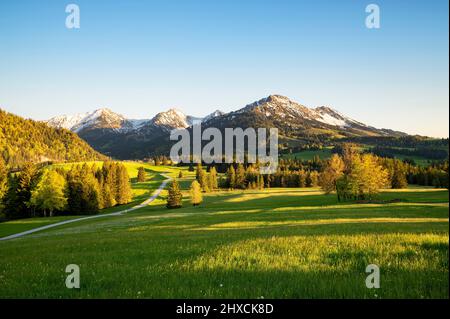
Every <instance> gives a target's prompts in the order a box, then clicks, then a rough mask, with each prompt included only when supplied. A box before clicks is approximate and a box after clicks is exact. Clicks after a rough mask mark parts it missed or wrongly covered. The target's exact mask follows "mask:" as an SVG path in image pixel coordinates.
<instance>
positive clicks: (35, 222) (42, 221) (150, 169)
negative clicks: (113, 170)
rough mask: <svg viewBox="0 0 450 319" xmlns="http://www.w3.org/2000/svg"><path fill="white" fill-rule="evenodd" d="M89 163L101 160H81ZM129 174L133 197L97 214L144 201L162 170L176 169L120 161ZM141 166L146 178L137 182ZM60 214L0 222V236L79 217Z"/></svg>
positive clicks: (65, 165)
mask: <svg viewBox="0 0 450 319" xmlns="http://www.w3.org/2000/svg"><path fill="white" fill-rule="evenodd" d="M83 163H87V164H89V165H93V164H95V165H97V166H98V167H101V166H102V165H103V162H83ZM83 163H81V162H80V163H64V164H55V165H52V166H51V167H50V168H52V167H62V168H64V169H70V167H71V166H72V165H77V164H83ZM122 163H123V164H124V165H125V166H126V168H127V171H128V174H129V175H130V178H131V181H132V184H131V187H132V193H133V199H132V201H131V202H130V203H128V204H126V205H117V206H115V207H111V208H107V209H103V210H101V211H100V212H99V214H109V213H114V212H117V211H121V210H124V209H127V208H131V207H133V206H135V205H137V204H139V203H141V202H143V201H145V200H146V199H147V198H148V197H150V196H151V194H152V193H153V191H154V190H155V189H157V188H158V187H159V185H160V184H161V183H162V181H163V180H164V179H165V177H164V176H162V175H161V173H162V172H169V174H168V175H175V173H176V171H177V169H173V168H171V167H169V166H152V165H149V164H146V163H138V162H122ZM141 166H143V167H144V168H145V170H146V175H147V180H146V181H145V182H141V183H138V182H137V181H136V177H137V171H138V168H139V167H141ZM61 214H63V215H62V216H54V217H45V218H43V217H36V218H26V219H20V220H11V221H5V222H1V223H0V237H5V236H9V235H12V234H16V233H20V232H23V231H27V230H30V229H33V228H38V227H41V226H46V225H49V224H53V223H57V222H60V221H64V220H69V219H75V218H79V217H80V216H79V215H69V214H65V213H61Z"/></svg>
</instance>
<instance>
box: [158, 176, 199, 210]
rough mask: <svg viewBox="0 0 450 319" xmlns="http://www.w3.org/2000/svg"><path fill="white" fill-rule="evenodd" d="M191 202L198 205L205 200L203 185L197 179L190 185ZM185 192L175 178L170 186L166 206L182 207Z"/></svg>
mask: <svg viewBox="0 0 450 319" xmlns="http://www.w3.org/2000/svg"><path fill="white" fill-rule="evenodd" d="M190 195H191V203H192V205H193V206H198V205H200V204H201V203H202V202H203V194H202V187H201V185H200V183H199V182H198V181H197V180H194V181H193V182H192V183H191V187H190ZM182 200H183V194H182V193H181V189H180V184H179V183H178V181H177V180H176V179H175V180H173V181H172V183H171V184H170V186H169V189H168V196H167V204H166V207H167V208H170V209H173V208H181V207H182V205H183V204H182Z"/></svg>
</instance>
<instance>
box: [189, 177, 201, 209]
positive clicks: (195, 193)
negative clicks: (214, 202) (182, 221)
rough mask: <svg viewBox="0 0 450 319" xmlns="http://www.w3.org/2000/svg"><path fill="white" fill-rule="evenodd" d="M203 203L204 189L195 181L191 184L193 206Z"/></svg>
mask: <svg viewBox="0 0 450 319" xmlns="http://www.w3.org/2000/svg"><path fill="white" fill-rule="evenodd" d="M202 201H203V195H202V189H201V186H200V183H199V182H197V181H196V180H194V181H193V182H192V183H191V203H192V205H193V206H197V205H200V204H201V203H202Z"/></svg>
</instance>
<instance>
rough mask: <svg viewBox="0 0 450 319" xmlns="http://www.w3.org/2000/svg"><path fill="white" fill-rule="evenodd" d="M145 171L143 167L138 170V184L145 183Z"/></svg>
mask: <svg viewBox="0 0 450 319" xmlns="http://www.w3.org/2000/svg"><path fill="white" fill-rule="evenodd" d="M145 176H146V174H145V169H144V168H143V167H142V166H141V167H139V168H138V175H137V181H138V183H143V182H145Z"/></svg>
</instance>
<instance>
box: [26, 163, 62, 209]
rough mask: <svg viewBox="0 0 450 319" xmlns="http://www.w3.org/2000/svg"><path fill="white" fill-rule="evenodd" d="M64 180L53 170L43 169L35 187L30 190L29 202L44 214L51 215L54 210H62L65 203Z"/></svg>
mask: <svg viewBox="0 0 450 319" xmlns="http://www.w3.org/2000/svg"><path fill="white" fill-rule="evenodd" d="M65 188H66V180H65V179H64V177H63V176H61V175H60V174H59V173H58V172H56V171H54V170H46V171H44V173H43V175H42V177H41V179H40V181H39V183H38V185H37V187H36V189H35V190H33V191H32V192H31V199H30V204H31V205H33V206H34V207H36V208H38V209H41V210H42V211H43V212H44V216H47V211H48V212H49V216H50V217H51V216H53V212H54V211H55V210H62V209H63V208H64V207H65V206H66V205H67V197H66V195H65Z"/></svg>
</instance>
